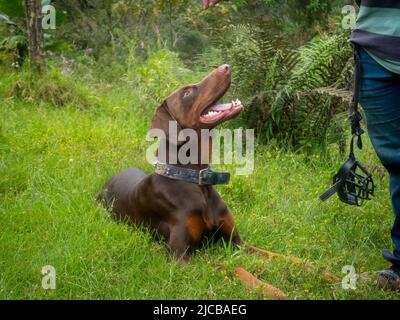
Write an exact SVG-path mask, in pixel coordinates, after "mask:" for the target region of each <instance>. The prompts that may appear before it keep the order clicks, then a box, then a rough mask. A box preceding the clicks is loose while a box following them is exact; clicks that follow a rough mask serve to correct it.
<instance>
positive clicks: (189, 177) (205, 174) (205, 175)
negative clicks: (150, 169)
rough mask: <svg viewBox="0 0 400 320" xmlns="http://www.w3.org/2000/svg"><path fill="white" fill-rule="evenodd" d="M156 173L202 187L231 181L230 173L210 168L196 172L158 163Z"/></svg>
mask: <svg viewBox="0 0 400 320" xmlns="http://www.w3.org/2000/svg"><path fill="white" fill-rule="evenodd" d="M154 172H155V173H157V174H159V175H161V176H164V177H167V178H170V179H174V180H180V181H186V182H190V183H196V184H198V185H201V186H212V185H217V184H227V183H229V180H230V173H229V172H215V171H213V170H211V168H210V167H207V168H205V169H203V170H194V169H188V168H182V167H176V166H172V165H169V164H163V163H156V164H155V171H154Z"/></svg>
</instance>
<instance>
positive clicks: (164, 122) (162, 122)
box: [151, 101, 182, 145]
mask: <svg viewBox="0 0 400 320" xmlns="http://www.w3.org/2000/svg"><path fill="white" fill-rule="evenodd" d="M170 121H171V122H173V123H174V126H175V127H174V128H176V134H177V135H178V134H179V131H180V130H181V129H182V128H181V126H180V124H179V123H178V122H177V121H176V119H174V118H173V117H172V115H171V113H170V111H169V109H168V105H167V102H166V101H164V102H163V103H162V104H161V105H160V106H159V107H158V108H157V109H156V112H155V113H154V116H153V120H152V121H151V128H152V129H160V130H162V131H164V133H165V136H166V138H167V140H169V139H170V132H169V123H170ZM171 134H172V132H171ZM176 138H177V137H176ZM179 144H180V143H178V145H179Z"/></svg>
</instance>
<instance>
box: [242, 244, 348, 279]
mask: <svg viewBox="0 0 400 320" xmlns="http://www.w3.org/2000/svg"><path fill="white" fill-rule="evenodd" d="M243 248H244V249H245V250H246V251H247V252H250V253H258V254H260V255H262V256H263V257H265V258H267V259H274V258H277V259H284V260H288V261H290V262H291V263H293V264H296V265H299V266H300V267H301V268H303V269H305V270H308V271H310V272H316V267H315V266H314V265H312V264H311V263H309V262H305V261H302V260H301V259H298V258H295V257H292V256H286V255H284V254H281V253H275V252H271V251H268V250H265V249H260V248H257V247H254V246H250V245H247V244H246V245H244V246H243ZM322 277H323V278H324V279H325V280H328V281H331V282H339V281H340V279H339V277H337V276H336V275H334V274H332V273H330V272H322Z"/></svg>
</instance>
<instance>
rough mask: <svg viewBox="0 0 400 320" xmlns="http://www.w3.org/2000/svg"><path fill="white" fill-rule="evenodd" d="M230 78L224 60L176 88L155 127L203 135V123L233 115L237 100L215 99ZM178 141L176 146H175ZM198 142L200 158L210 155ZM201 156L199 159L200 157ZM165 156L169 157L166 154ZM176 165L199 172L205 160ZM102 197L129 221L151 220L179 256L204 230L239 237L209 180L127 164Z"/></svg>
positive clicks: (237, 239) (237, 109)
mask: <svg viewBox="0 0 400 320" xmlns="http://www.w3.org/2000/svg"><path fill="white" fill-rule="evenodd" d="M230 84H231V69H230V67H229V65H226V64H225V65H222V66H220V67H219V68H217V69H215V70H214V71H213V72H211V74H209V75H208V76H207V77H206V78H205V79H203V80H202V81H201V82H200V83H198V84H194V85H189V86H186V87H183V88H181V89H179V90H177V91H175V92H174V93H173V94H172V95H170V96H169V97H168V98H167V99H166V100H165V101H164V102H163V103H162V104H161V106H159V107H158V108H157V110H156V112H155V114H154V117H153V121H152V128H153V129H161V130H163V131H164V132H165V134H166V136H167V148H168V147H171V143H172V142H170V141H169V134H168V131H169V130H168V129H169V127H168V125H169V122H170V121H176V122H177V124H178V128H180V129H184V128H191V129H194V130H196V132H197V133H198V137H201V134H200V130H201V129H211V128H214V127H215V126H216V125H218V124H220V123H222V122H224V121H226V120H229V119H232V118H234V117H236V116H237V115H238V114H239V113H240V112H241V111H242V106H241V103H240V102H233V103H230V104H223V105H217V101H218V100H219V99H220V98H221V97H222V96H223V95H224V94H225V93H226V91H227V90H228V89H229V87H230ZM179 148H180V146H179V145H178V146H177V150H179ZM203 149H204V148H201V144H199V150H198V155H199V158H202V159H204V158H205V157H206V158H209V154H206V155H205V154H204V153H205V152H206V153H209V150H208V149H207V150H206V151H204V150H203ZM198 160H199V161H198V162H200V159H198ZM167 162H168V160H167ZM174 166H175V167H178V168H183V169H191V170H193V171H194V172H200V170H202V169H205V168H206V167H207V165H204V164H193V163H189V164H186V165H184V164H182V163H180V162H179V160H178V164H174ZM100 196H101V198H102V199H103V200H104V201H105V202H106V203H107V205H108V206H110V207H111V208H112V211H113V213H114V214H115V215H116V217H118V218H120V219H123V220H128V221H129V222H130V223H133V224H138V225H146V226H149V227H150V228H151V229H152V230H153V231H156V234H158V235H161V236H163V238H164V239H165V240H166V242H167V244H168V247H169V248H170V250H171V251H172V252H173V254H174V255H176V256H177V257H184V258H185V257H187V256H188V254H190V252H192V251H193V249H194V248H195V247H197V246H198V245H199V244H200V243H201V241H202V239H203V238H204V236H205V235H213V236H214V237H216V238H219V237H221V236H222V237H223V238H224V239H225V240H227V241H229V240H232V242H233V243H235V244H240V243H241V240H240V237H239V233H238V231H237V229H236V226H235V223H234V220H233V217H232V214H231V212H230V211H229V209H228V208H227V206H226V204H225V202H224V201H223V200H222V198H221V197H220V195H219V194H218V193H217V192H216V191H215V189H214V188H213V186H212V185H200V184H196V183H191V182H187V181H182V180H175V179H171V178H170V177H166V176H163V175H160V174H157V173H152V174H150V175H146V174H145V173H143V172H142V171H140V170H137V169H127V170H125V171H123V172H121V173H119V174H117V175H115V176H114V177H112V178H111V179H110V180H109V181H108V182H107V183H106V185H105V186H104V188H103V190H102V192H101V194H100Z"/></svg>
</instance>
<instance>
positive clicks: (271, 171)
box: [0, 74, 399, 299]
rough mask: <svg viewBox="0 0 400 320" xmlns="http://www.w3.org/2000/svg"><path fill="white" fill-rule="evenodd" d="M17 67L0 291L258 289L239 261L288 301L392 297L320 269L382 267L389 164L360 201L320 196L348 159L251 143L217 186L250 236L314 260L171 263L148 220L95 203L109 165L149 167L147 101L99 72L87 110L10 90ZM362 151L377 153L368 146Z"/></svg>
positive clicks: (99, 293) (216, 295) (221, 249)
mask: <svg viewBox="0 0 400 320" xmlns="http://www.w3.org/2000/svg"><path fill="white" fill-rule="evenodd" d="M16 77H21V76H16V75H15V74H5V75H4V76H2V77H1V78H0V96H1V98H2V99H1V101H2V103H1V109H0V113H1V127H0V153H1V158H0V230H1V231H0V298H1V299H257V298H260V296H259V293H257V292H252V291H249V290H247V289H246V288H245V287H244V286H243V285H242V284H241V283H240V281H239V280H238V279H236V278H235V277H234V276H233V270H234V268H235V267H237V266H242V267H244V268H246V269H247V270H249V271H251V272H252V273H254V274H255V275H257V276H258V277H259V278H260V279H262V280H264V281H266V282H268V283H270V284H272V285H274V286H277V287H279V288H280V289H282V290H284V291H285V292H286V293H287V295H288V298H290V299H398V298H399V295H398V294H395V293H390V292H385V291H383V290H381V289H379V288H377V286H376V284H375V282H374V281H373V280H370V281H358V282H357V289H356V290H354V291H353V290H350V291H348V290H344V289H342V287H341V285H340V283H339V284H332V283H329V282H326V281H325V280H323V279H322V278H321V277H320V272H322V271H323V270H328V271H330V272H332V273H334V274H336V275H337V276H339V277H340V278H341V277H342V276H344V274H342V273H341V270H342V267H343V266H344V265H354V266H355V268H356V270H357V272H370V271H373V270H377V269H380V268H384V267H386V266H387V263H386V262H385V261H384V260H383V259H382V258H381V256H380V250H381V249H382V248H386V247H391V242H390V237H389V227H390V225H391V222H392V210H391V207H390V202H389V195H388V190H387V184H388V181H387V176H386V175H383V176H378V175H377V176H376V180H377V182H378V191H377V195H376V197H375V199H374V200H373V201H371V202H369V203H368V204H367V205H366V206H364V207H363V208H354V207H349V206H345V205H344V204H342V203H340V202H339V201H338V200H337V199H336V198H332V199H330V200H329V201H327V202H325V203H321V202H320V201H319V200H318V196H319V194H320V193H322V192H323V191H324V190H325V188H326V187H327V186H328V185H329V183H330V180H331V176H332V175H333V173H334V172H335V171H336V169H337V168H338V166H339V165H340V163H341V162H342V161H343V160H344V159H342V158H341V157H339V156H337V155H336V153H335V152H331V154H332V156H331V157H330V158H320V157H318V156H309V157H307V156H304V155H301V154H293V153H285V152H283V151H280V150H278V149H275V148H273V147H272V146H264V147H263V146H258V147H257V150H256V160H255V167H256V168H255V172H254V173H253V174H252V175H250V176H248V177H241V176H240V177H239V176H234V177H233V179H232V181H231V183H230V184H229V185H228V186H219V187H217V189H218V191H219V192H220V193H221V194H222V196H223V198H224V199H225V200H226V202H227V204H228V206H229V207H230V208H231V210H232V212H233V214H234V217H235V219H236V222H237V226H238V228H239V231H240V233H241V235H242V238H244V239H245V240H246V241H247V242H248V243H251V244H254V245H257V246H260V247H262V248H267V249H269V250H271V251H275V252H281V253H285V254H288V255H293V256H296V257H299V258H302V259H304V260H307V261H310V262H312V263H313V264H315V266H316V267H317V269H318V272H314V273H312V272H308V271H305V270H303V269H301V268H300V267H299V266H296V265H290V264H289V263H287V262H284V261H280V260H272V261H264V260H262V259H260V258H259V257H257V256H254V255H249V254H247V253H245V252H243V251H239V250H233V249H232V248H231V247H230V246H229V245H226V244H225V245H224V244H223V243H218V244H214V245H210V246H208V247H204V248H202V249H200V250H199V251H198V252H196V253H195V255H194V257H193V259H192V261H191V262H190V263H187V264H181V263H178V262H176V261H174V260H173V259H171V258H170V257H169V255H168V254H167V252H166V249H165V247H164V245H163V244H162V243H159V242H156V241H154V240H153V239H152V238H151V236H150V234H149V232H147V231H146V230H141V229H135V228H130V227H128V226H126V225H124V224H121V223H116V222H115V221H113V220H112V219H110V218H109V216H108V214H107V212H106V211H105V210H104V209H103V208H102V207H101V206H99V204H98V203H97V202H96V201H95V198H96V195H97V192H98V191H99V190H100V188H101V186H102V184H103V183H104V182H105V181H106V180H107V179H108V178H109V177H110V176H111V175H112V174H114V173H117V172H118V171H119V170H121V169H123V168H126V167H131V166H134V167H139V168H143V169H145V170H147V171H150V170H151V166H150V165H149V164H147V163H146V160H145V150H146V147H147V145H148V143H147V142H146V141H145V139H144V138H145V134H146V131H147V129H148V126H149V120H150V114H151V110H152V109H154V108H155V107H156V103H155V102H154V101H153V100H148V99H146V97H143V96H142V95H141V93H138V92H132V90H127V89H126V88H125V87H122V88H120V87H117V86H111V85H110V86H106V85H104V84H98V86H97V87H93V88H92V89H91V90H92V91H91V92H92V97H91V98H90V99H95V101H96V103H94V104H93V107H91V108H83V109H82V108H79V107H77V106H76V105H74V103H71V104H65V103H62V104H61V105H62V107H60V106H57V105H56V104H53V103H52V102H51V101H50V102H49V101H46V100H41V99H40V97H37V96H34V97H33V98H30V96H29V93H28V94H27V95H25V96H21V97H18V98H15V97H9V96H8V97H7V94H6V93H7V92H8V91H9V90H10V88H11V87H12V85H13V83H15V82H16ZM63 81H67V80H65V79H64V80H63ZM68 81H70V82H71V83H72V82H74V79H70V80H68ZM64 85H67V84H65V83H64ZM71 85H72V84H71ZM75 86H76V84H75ZM78 86H79V82H78ZM35 90H36V89H35ZM127 97H129V99H127ZM85 101H86V100H85ZM148 101H151V102H150V104H148ZM146 110H147V111H146ZM149 110H150V111H149ZM362 159H363V162H364V163H365V164H367V165H368V166H370V167H372V166H376V165H378V161H377V159H376V156H375V155H374V153H373V151H372V149H371V146H370V145H369V144H367V148H366V151H365V152H363V154H362ZM228 169H230V170H231V171H233V170H234V167H233V166H231V167H228ZM48 264H50V265H52V266H54V267H55V268H56V271H57V287H56V289H55V290H44V289H42V287H41V277H42V276H41V268H42V267H43V266H45V265H48ZM217 264H223V265H224V266H225V269H224V270H222V271H221V270H218V268H216V267H215V265H217Z"/></svg>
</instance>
